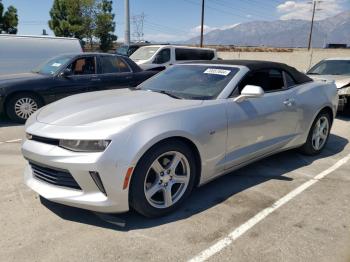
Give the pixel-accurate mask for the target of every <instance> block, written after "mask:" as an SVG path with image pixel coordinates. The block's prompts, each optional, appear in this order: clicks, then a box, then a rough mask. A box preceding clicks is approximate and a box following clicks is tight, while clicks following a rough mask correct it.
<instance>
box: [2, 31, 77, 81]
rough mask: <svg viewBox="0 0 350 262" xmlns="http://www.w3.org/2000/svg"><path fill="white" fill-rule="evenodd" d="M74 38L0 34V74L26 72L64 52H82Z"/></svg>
mask: <svg viewBox="0 0 350 262" xmlns="http://www.w3.org/2000/svg"><path fill="white" fill-rule="evenodd" d="M82 52H83V50H82V47H81V44H80V41H79V40H78V39H76V38H65V37H50V36H18V35H7V34H0V75H4V74H15V73H26V72H30V71H31V70H32V69H33V68H35V67H37V66H38V65H39V64H41V63H43V62H45V61H46V60H48V59H50V58H52V57H54V56H57V55H60V54H64V53H82Z"/></svg>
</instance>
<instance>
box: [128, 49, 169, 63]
mask: <svg viewBox="0 0 350 262" xmlns="http://www.w3.org/2000/svg"><path fill="white" fill-rule="evenodd" d="M146 48H157V49H156V50H155V51H154V53H153V55H152V56H150V57H148V58H145V59H138V58H135V57H133V56H134V55H135V54H137V52H141V51H143V50H145V49H146ZM162 48H163V46H152V45H149V46H141V47H140V48H138V49H137V50H136V51H135V52H134V53H132V54H131V55H130V59H132V60H133V61H135V62H138V61H149V60H152V59H153V57H154V56H155V55H156V54H158V52H159V51H160V50H161V49H162Z"/></svg>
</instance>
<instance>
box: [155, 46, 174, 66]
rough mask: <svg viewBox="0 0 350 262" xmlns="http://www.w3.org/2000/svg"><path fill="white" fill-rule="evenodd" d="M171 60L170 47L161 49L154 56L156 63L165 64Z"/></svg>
mask: <svg viewBox="0 0 350 262" xmlns="http://www.w3.org/2000/svg"><path fill="white" fill-rule="evenodd" d="M169 61H170V49H169V48H166V49H163V50H161V51H160V52H159V53H158V54H157V55H156V57H155V58H154V61H153V63H154V64H164V63H166V62H169Z"/></svg>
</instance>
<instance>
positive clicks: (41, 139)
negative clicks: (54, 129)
mask: <svg viewBox="0 0 350 262" xmlns="http://www.w3.org/2000/svg"><path fill="white" fill-rule="evenodd" d="M31 140H33V141H37V142H40V143H44V144H49V145H54V146H58V145H59V140H58V139H53V138H47V137H42V136H35V135H32V137H31Z"/></svg>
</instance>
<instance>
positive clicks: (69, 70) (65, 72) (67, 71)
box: [61, 68, 73, 78]
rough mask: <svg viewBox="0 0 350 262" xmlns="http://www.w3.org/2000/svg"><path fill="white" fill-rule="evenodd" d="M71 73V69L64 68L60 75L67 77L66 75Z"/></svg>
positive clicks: (68, 75)
mask: <svg viewBox="0 0 350 262" xmlns="http://www.w3.org/2000/svg"><path fill="white" fill-rule="evenodd" d="M72 74H73V72H72V70H71V69H69V68H66V69H64V70H63V72H62V73H61V76H63V77H66V78H68V77H70V76H71V75H72Z"/></svg>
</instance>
